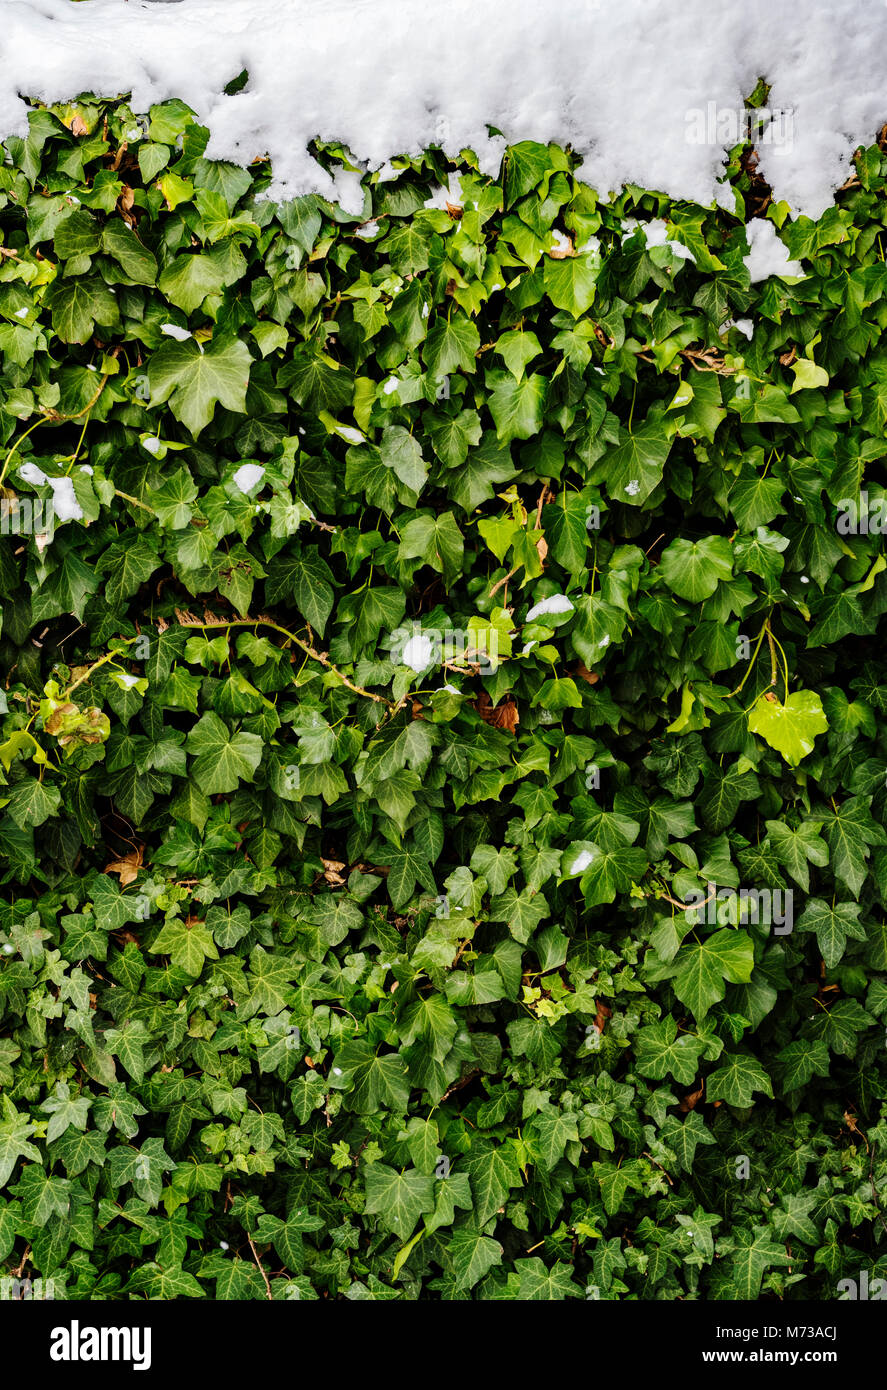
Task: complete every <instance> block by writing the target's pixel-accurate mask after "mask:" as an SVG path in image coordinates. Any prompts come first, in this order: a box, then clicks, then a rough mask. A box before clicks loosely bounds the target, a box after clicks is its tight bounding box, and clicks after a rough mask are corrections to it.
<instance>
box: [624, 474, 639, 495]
mask: <svg viewBox="0 0 887 1390" xmlns="http://www.w3.org/2000/svg"><path fill="white" fill-rule="evenodd" d="M640 490H641V485H640V483H639V482H638V480H637V478H632V480H631V482H630V483H626V484H625V491H626V492H627V493H628V495H629V497H636V496H637V494H638V493H639V492H640Z"/></svg>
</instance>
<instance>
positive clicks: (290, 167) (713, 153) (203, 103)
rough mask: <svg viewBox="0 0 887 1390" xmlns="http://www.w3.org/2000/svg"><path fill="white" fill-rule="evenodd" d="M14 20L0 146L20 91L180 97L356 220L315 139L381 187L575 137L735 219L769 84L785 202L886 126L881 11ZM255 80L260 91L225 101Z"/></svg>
mask: <svg viewBox="0 0 887 1390" xmlns="http://www.w3.org/2000/svg"><path fill="white" fill-rule="evenodd" d="M2 10H3V64H2V71H0V133H2V135H3V136H4V137H5V136H6V135H11V134H15V135H26V134H27V120H26V116H27V110H28V107H27V103H26V101H25V99H24V98H23V97H22V96H20V95H19V93H26V94H27V97H28V98H30V99H31V100H43V101H64V100H69V99H72V98H74V97H75V96H76V95H78V94H79V93H80V92H82V91H92V92H95V93H96V95H98V96H105V97H113V96H116V95H117V93H118V92H131V93H132V106H133V108H134V109H135V110H137V111H147V110H148V108H149V106H151V105H152V104H153V103H156V102H161V101H163V100H165V99H166V98H168V97H178V98H180V99H181V100H182V101H185V102H187V103H188V105H189V106H190V107H191V108H192V109H193V110H194V111H195V112H196V113H197V116H198V119H199V120H201V121H202V122H203V123H205V124H206V125H208V126H209V128H210V131H211V140H210V144H209V146H208V148H207V151H206V153H207V156H208V157H209V158H211V159H229V160H233V161H234V162H235V163H238V164H241V165H242V166H244V167H246V166H248V164H249V162H250V160H252V159H253V158H254V157H255V156H257V155H262V154H268V155H270V157H271V161H272V168H273V174H274V182H273V184H272V186H271V187H270V189H269V194H270V196H271V197H272V198H279V197H284V198H289V197H293V196H295V195H297V194H301V193H309V192H317V193H321V194H322V195H323V196H325V197H333V196H336V197H341V198H344V199H347V200H348V202H349V204H350V206H351V207H352V208H354V209H355V212H356V214H357V213H359V210H360V209H359V207H358V206H357V205H358V204H359V203H362V198H361V197H360V195H359V193H358V191H357V189H356V187H355V184H354V181H355V180H356V179H357V177H358V176H357V175H354V174H351V173H346V175H345V177H344V179H343V178H339V179H336V178H333V177H331V176H330V174H328V173H326V172H325V171H324V170H323V169H322V168H321V166H320V165H319V164H318V163H317V161H316V160H315V159H314V158H313V157H312V156H311V155H310V154H309V153H308V146H309V143H310V142H311V141H312V140H314V139H316V138H320V139H321V140H327V141H334V140H338V141H341V142H342V143H343V144H345V145H347V146H348V148H349V149H350V150H351V152H352V153H353V155H354V157H355V158H356V159H358V160H361V161H365V162H366V164H367V165H368V166H369V167H371V168H380V166H381V168H382V170H383V173H384V175H385V176H386V177H387V175H388V173H389V163H388V162H389V161H390V160H391V159H392V158H393V157H395V156H396V155H398V154H402V153H404V152H408V153H409V152H412V153H416V152H418V151H419V150H422V149H424V148H426V147H427V146H430V145H440V146H441V147H442V148H443V149H444V151H445V152H447V153H449V154H457V153H458V152H459V150H460V149H462V148H463V147H466V146H468V147H470V148H472V149H474V151H475V152H476V154H477V155H478V159H479V161H480V166H481V170H482V172H484V173H489V172H491V171H496V170H497V169H498V164H499V160H500V157H501V151H502V147H503V143H504V141H503V139H502V138H500V137H490V135H489V133H488V124H489V123H493V124H494V125H495V126H496V127H497V128H498V129H500V130H501V131H502V132H503V136H504V137H505V139H506V140H508V141H509V142H512V143H514V142H516V141H519V140H537V141H542V142H545V141H548V140H557V141H560V142H561V143H566V142H569V143H571V144H572V146H573V148H574V149H576V150H578V151H579V152H580V153H581V154H584V157H585V164H584V167H583V172H582V177H583V178H584V179H585V181H586V182H588V183H590V184H591V185H592V186H593V187H595V188H597V189H598V190H599V191H600V192H601V193H602V194H603V195H604V196H606V194H607V193H608V192H610V191H615V190H617V189H619V188H621V186H622V184H623V183H626V182H631V183H636V184H640V185H641V186H642V187H644V188H654V189H661V190H662V191H663V192H666V193H669V194H670V195H672V196H673V197H677V198H689V199H692V200H694V201H696V202H699V203H702V204H703V205H707V204H709V203H710V202H711V201H712V200H713V199H716V200H717V201H718V202H720V203H722V204H723V205H724V206H727V207H730V208H731V209H732V207H733V206H734V200H733V194H732V191H731V190H730V189H729V188H727V187H726V186H725V185H724V184H723V183H720V182H719V180H720V179H721V178H723V174H724V170H723V158H724V149H725V148H726V147H727V146H728V145H729V144H731V143H734V141H732V140H731V139H730V138H729V135H728V133H727V132H728V130H729V127H730V126H731V121H730V120H727V121H726V122H723V123H722V122H721V120H720V115H721V114H722V113H727V115H728V116H731V115H732V117H733V118H734V119H733V121H732V124H733V125H736V123H737V122H738V121H739V119H740V118H741V114H742V112H743V110H744V107H743V101H744V98H745V97H747V96H748V95H749V94H750V93H751V92H752V90H753V89H754V87H755V84H756V83H757V81H758V78H759V76H760V74H761V73H766V75H767V80H768V82H770V83H771V84H772V92H771V96H770V98H769V104H770V107H771V110H774V111H777V110H784V111H788V112H790V113H792V121H791V123H790V124H789V125H788V126H787V130H788V132H789V136H790V138H786V139H780V140H779V141H776V142H774V141H771V142H770V143H769V144H768V143H767V142H766V141H763V140H762V141H761V142H759V154H760V156H761V163H760V166H759V167H760V169H761V172H762V174H763V175H764V177H765V178H766V179H767V181H768V183H770V184H771V186H772V188H773V197H774V200H775V201H777V202H778V201H779V200H780V199H784V200H785V201H787V202H788V204H789V206H790V207H791V209H792V212H793V214H796V213H800V212H803V213H806V214H807V215H808V216H811V217H818V216H819V215H820V214H821V213H822V212H823V211H824V209H825V208H826V207H827V206H828V205H829V203H830V202H831V201H832V198H833V193H834V190H835V189H836V188H837V187H838V186H839V185H840V184H842V183H843V182H844V180H845V179H846V177H847V175H848V173H849V172H850V170H851V158H852V155H853V151H854V149H855V148H856V146H857V145H859V144H871V143H872V142H873V141H874V138H875V133H876V131H877V130H878V129H879V127H880V125H881V124H883V122H884V119H885V115H887V112H885V109H884V108H885V99H884V84H883V75H882V68H883V54H884V51H885V47H887V6H885V5H883V4H878V3H875V0H828V3H820V4H813V3H810V4H805V5H803V6H801V7H798V6H794V5H777V4H774V3H773V0H744V3H743V4H741V5H713V4H712V3H711V0H681V3H680V4H677V3H673V4H664V3H663V4H656V5H653V4H652V3H651V0H593V2H592V0H560V3H559V4H558V8H557V16H556V21H557V22H556V23H555V24H553V25H549V26H548V28H547V30H546V33H545V42H544V43H541V42H540V40H539V18H540V9H539V4H538V0H450V3H449V5H448V6H447V7H446V11H445V13H444V15H443V18H444V19H445V22H441V20H442V11H441V9H440V7H439V6H437V5H432V4H431V3H430V0H299V3H298V4H289V5H285V4H281V0H182V2H181V3H180V4H176V5H171V4H139V3H135V0H133V2H132V3H129V4H123V3H122V0H90V3H89V4H79V5H73V4H70V3H69V0H3V5H2ZM207 34H211V35H212V42H211V43H207ZM244 68H245V69H246V70H247V71H248V73H249V84H248V86H247V87H246V88H245V89H244V90H243V91H241V92H238V93H237V94H236V95H234V96H226V95H225V92H224V88H225V85H226V83H229V82H230V81H231V77H232V75H234V74H236V73H238V72H240V71H241V70H242V69H244ZM331 74H335V77H334V79H331V76H330V75H331ZM380 74H381V75H382V78H383V80H380ZM392 92H396V94H397V99H396V100H392V95H391V94H392ZM709 111H711V112H712V113H713V116H714V117H715V119H712V120H709V119H708V113H709ZM614 112H615V113H616V114H614ZM722 124H723V126H724V129H723V131H722V130H721V126H722ZM651 131H652V132H655V138H654V139H651V138H650V133H651ZM765 133H766V132H765Z"/></svg>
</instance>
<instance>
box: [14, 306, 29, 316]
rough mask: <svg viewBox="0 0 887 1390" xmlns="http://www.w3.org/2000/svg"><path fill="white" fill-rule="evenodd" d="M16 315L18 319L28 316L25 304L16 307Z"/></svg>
mask: <svg viewBox="0 0 887 1390" xmlns="http://www.w3.org/2000/svg"><path fill="white" fill-rule="evenodd" d="M15 316H16V318H17V319H26V318H27V317H28V311H27V309H26V308H25V306H24V305H22V307H21V308H20V309H16V311H15Z"/></svg>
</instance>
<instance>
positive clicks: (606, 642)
mask: <svg viewBox="0 0 887 1390" xmlns="http://www.w3.org/2000/svg"><path fill="white" fill-rule="evenodd" d="M609 645H610V639H609V637H602V638H601V640H600V641H599V642H598V646H599V647H609Z"/></svg>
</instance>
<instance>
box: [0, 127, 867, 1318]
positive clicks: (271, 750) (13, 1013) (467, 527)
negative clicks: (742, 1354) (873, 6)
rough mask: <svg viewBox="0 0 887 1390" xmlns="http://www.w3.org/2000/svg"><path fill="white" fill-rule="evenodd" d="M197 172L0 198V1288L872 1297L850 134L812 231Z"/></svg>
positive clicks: (634, 192)
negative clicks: (850, 1293)
mask: <svg viewBox="0 0 887 1390" xmlns="http://www.w3.org/2000/svg"><path fill="white" fill-rule="evenodd" d="M207 138H208V133H207V131H206V130H205V129H203V128H201V127H200V125H199V124H197V123H196V122H195V120H194V118H193V116H192V114H191V113H190V112H189V111H188V110H187V108H185V107H184V106H182V105H181V104H180V103H177V102H167V103H165V104H164V105H162V106H159V107H155V108H154V109H152V111H151V112H150V116H149V117H147V118H145V117H141V116H139V115H138V114H136V113H133V112H132V111H131V110H130V109H128V107H127V106H126V104H125V103H123V102H113V103H99V102H98V101H96V100H93V99H87V100H84V101H82V102H79V103H77V104H75V105H71V106H65V107H52V108H49V109H43V108H41V109H36V110H35V111H34V112H33V114H32V116H31V120H30V134H29V136H28V138H27V139H26V140H21V139H15V138H11V139H8V140H7V141H6V143H5V147H4V148H5V151H6V162H5V164H4V165H2V167H0V353H2V359H3V363H2V365H3V373H2V384H0V445H2V449H0V460H2V461H3V462H2V478H0V481H2V491H3V501H2V519H3V535H2V536H0V597H2V631H0V671H2V677H3V679H2V693H0V720H2V736H0V853H2V856H3V861H4V867H3V891H2V903H0V942H2V943H3V944H2V954H0V1031H2V1036H0V1183H2V1196H0V1264H2V1266H3V1269H4V1272H5V1273H7V1274H9V1273H11V1272H12V1271H14V1270H15V1271H17V1272H19V1273H21V1272H22V1271H25V1272H31V1273H33V1274H39V1275H41V1276H43V1277H44V1278H47V1279H48V1278H52V1279H53V1280H54V1281H55V1285H56V1296H57V1297H63V1296H67V1297H86V1298H112V1299H116V1298H120V1299H128V1298H133V1297H145V1296H147V1297H150V1298H179V1297H181V1298H200V1297H205V1298H211V1299H228V1298H256V1299H264V1298H267V1297H269V1296H270V1297H273V1298H276V1299H287V1298H301V1299H313V1298H330V1297H343V1296H344V1297H346V1298H351V1299H363V1298H406V1299H416V1298H422V1299H456V1300H460V1299H513V1298H520V1299H545V1300H549V1299H562V1298H581V1299H586V1298H595V1299H603V1300H606V1299H619V1298H641V1299H648V1298H653V1299H675V1298H686V1297H689V1298H706V1299H739V1298H756V1297H759V1296H762V1295H763V1296H774V1295H777V1296H785V1297H787V1298H789V1299H797V1300H804V1299H814V1298H822V1297H825V1298H828V1297H834V1296H835V1290H836V1286H837V1283H838V1281H839V1280H840V1279H842V1278H851V1279H854V1278H858V1277H859V1276H860V1274H861V1272H862V1271H869V1273H870V1274H872V1275H874V1274H875V1273H876V1272H877V1271H878V1270H879V1269H880V1271H881V1272H882V1273H884V1272H885V1263H887V1262H885V1258H884V1256H883V1254H879V1248H880V1249H881V1250H883V1235H884V1231H885V1222H884V1217H883V1216H882V1214H881V1209H882V1206H883V1205H884V1202H885V1198H887V1126H885V1123H884V1118H883V1114H884V1109H883V1107H884V1097H885V1081H887V1066H885V1060H884V1047H885V1025H887V922H885V905H887V904H885V887H887V835H885V825H887V821H885V734H884V723H883V717H884V713H885V710H887V667H885V659H884V648H883V638H884V632H885V625H884V613H885V609H887V577H885V571H887V562H885V557H884V555H883V553H882V549H883V547H882V541H881V533H880V528H879V525H878V524H877V522H878V517H879V516H880V515H881V514H882V513H883V511H884V506H883V498H884V491H883V487H882V483H883V479H884V473H883V456H884V454H885V453H887V443H885V428H887V352H885V348H884V346H883V344H882V334H883V331H884V328H885V325H887V269H885V264H884V248H885V243H884V237H885V223H887V207H885V199H884V188H885V177H884V176H885V173H887V159H885V155H884V153H883V151H882V149H881V148H880V147H879V146H877V145H873V146H872V147H871V148H869V149H866V150H863V151H861V152H860V153H859V155H858V156H857V160H856V165H855V168H856V172H855V175H854V177H853V178H852V179H851V180H850V181H849V186H847V187H845V189H843V190H842V191H841V192H840V193H839V194H838V195H837V197H836V201H835V205H834V206H833V207H831V208H829V209H828V211H827V212H826V213H825V214H824V215H823V216H822V218H821V219H820V220H819V221H818V222H813V221H810V220H809V219H807V218H800V219H798V220H794V221H793V220H791V219H790V218H789V216H788V209H787V208H786V207H785V206H784V205H782V206H780V205H774V204H772V203H768V200H767V192H766V188H764V187H762V180H761V179H760V177H758V176H757V175H755V173H754V169H753V162H752V163H751V164H750V162H749V160H748V159H747V157H745V154H744V152H743V151H742V150H741V149H738V148H737V149H736V150H734V151H733V156H732V158H731V161H730V164H729V167H728V176H729V179H730V182H731V184H732V187H733V189H734V192H735V212H733V213H730V212H727V211H724V210H722V209H721V210H712V209H704V208H701V207H695V206H692V205H689V204H686V203H675V202H672V201H669V200H668V199H667V198H666V197H664V196H662V195H659V194H656V193H651V192H648V191H645V190H643V189H640V188H633V187H632V188H628V189H627V190H624V191H623V192H622V194H621V195H619V196H618V197H615V198H613V199H611V200H610V201H603V200H602V199H601V198H600V197H599V196H597V195H596V193H595V192H594V191H593V190H592V189H590V188H588V187H586V186H584V185H583V184H582V183H581V182H580V181H579V180H578V179H577V177H576V176H575V174H574V172H573V170H574V167H575V165H576V162H577V161H576V160H575V159H574V157H573V156H572V155H571V154H570V152H568V151H564V150H563V149H560V148H557V147H555V146H547V147H546V146H543V145H537V144H532V143H525V144H521V145H518V146H516V147H514V148H512V149H510V150H509V151H508V152H507V155H506V157H505V160H504V162H503V167H502V170H501V174H500V176H499V177H498V178H490V177H488V176H484V175H481V174H480V173H479V172H478V171H477V169H476V167H475V161H474V160H473V157H472V156H471V154H470V152H464V154H463V157H462V160H461V162H460V163H459V164H458V165H453V164H451V163H449V162H448V161H447V160H445V159H444V157H443V156H442V155H441V153H440V152H439V151H430V152H427V153H426V154H425V155H424V156H423V157H422V158H420V159H415V160H408V159H403V160H400V161H395V168H394V170H393V177H389V178H385V179H382V178H380V177H379V176H378V175H375V174H373V175H363V178H362V184H363V190H364V207H363V209H362V211H361V212H360V213H358V214H354V215H350V214H347V213H345V212H344V211H343V210H342V209H341V208H340V207H338V206H334V205H332V204H330V203H327V202H324V201H323V200H322V199H320V198H318V197H315V196H308V197H303V198H299V199H296V200H295V201H293V202H291V203H289V204H287V205H285V206H275V205H274V204H273V203H271V202H269V201H267V200H266V199H264V198H263V191H264V190H265V189H266V188H267V186H268V184H269V182H270V170H269V169H268V167H267V165H266V164H263V163H261V162H257V163H255V164H253V165H252V166H251V167H250V168H249V169H247V170H244V169H240V168H236V167H234V166H231V165H227V164H219V163H215V162H212V161H209V160H207V159H206V158H205V157H204V150H205V147H206V142H207ZM318 156H319V158H321V160H322V161H324V162H325V163H326V165H327V166H328V167H330V168H331V169H342V168H344V169H345V171H346V173H347V171H348V170H349V168H350V165H349V160H348V155H347V151H345V150H342V149H339V148H337V147H330V146H327V147H324V148H322V149H320V150H319V151H318ZM762 216H766V217H767V218H768V219H769V220H770V222H771V223H772V224H774V230H777V229H778V234H779V235H780V236H781V238H782V240H783V241H784V243H785V245H786V247H787V249H788V252H789V254H790V256H791V257H792V258H793V259H795V260H799V261H801V262H802V265H803V270H804V276H803V277H801V278H799V277H797V276H793V277H792V276H789V277H788V278H780V277H778V276H771V277H768V278H767V279H765V280H762V281H760V282H756V283H754V284H752V283H750V279H749V271H748V267H747V265H746V261H745V257H746V256H747V255H748V250H749V242H748V230H747V224H748V223H749V222H751V221H753V220H754V219H758V218H760V217H762ZM650 223H653V224H654V225H653V227H652V228H650V226H649V224H650ZM850 504H852V507H851V506H850ZM848 508H849V510H848ZM853 508H856V511H855V512H853ZM851 513H852V515H853V516H855V529H854V527H853V526H850V525H849V523H847V518H848V516H851ZM869 521H871V524H868V522H869ZM845 523H846V524H845ZM713 890H714V892H715V893H717V894H719V896H715V897H712V892H713ZM739 890H753V891H754V892H757V893H758V894H759V895H763V894H764V893H765V892H766V893H767V894H769V895H770V898H771V900H772V901H773V902H774V903H775V902H777V901H778V902H781V903H782V905H783V906H782V912H781V918H780V925H779V926H777V924H776V922H775V921H774V920H767V915H766V913H763V914H752V913H750V912H749V911H748V910H746V909H745V908H743V904H742V899H741V898H740V897H739ZM701 899H708V900H709V901H708V902H707V903H704V904H703V906H702V907H700V908H699V910H698V911H697V912H695V913H694V912H688V911H687V909H686V908H685V906H684V905H685V904H687V903H688V902H693V901H696V902H699V901H700V900H701ZM755 915H757V917H758V920H754V918H755Z"/></svg>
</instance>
